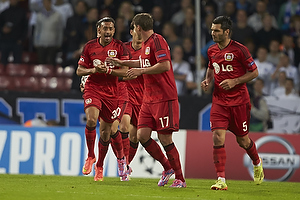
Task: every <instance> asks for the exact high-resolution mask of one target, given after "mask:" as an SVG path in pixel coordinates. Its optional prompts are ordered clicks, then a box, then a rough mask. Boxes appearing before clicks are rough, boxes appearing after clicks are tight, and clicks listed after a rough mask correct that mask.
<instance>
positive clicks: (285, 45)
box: [280, 34, 295, 65]
mask: <svg viewBox="0 0 300 200" xmlns="http://www.w3.org/2000/svg"><path fill="white" fill-rule="evenodd" d="M280 48H281V51H283V52H285V53H287V55H288V56H289V61H290V64H291V65H294V61H295V50H294V48H295V43H294V38H293V37H292V36H291V35H289V34H284V35H283V36H282V45H281V46H280Z"/></svg>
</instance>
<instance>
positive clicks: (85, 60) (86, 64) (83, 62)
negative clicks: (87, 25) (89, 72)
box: [78, 44, 91, 68]
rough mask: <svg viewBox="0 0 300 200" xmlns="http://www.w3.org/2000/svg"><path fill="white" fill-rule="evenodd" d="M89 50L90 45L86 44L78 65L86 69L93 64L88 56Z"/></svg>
mask: <svg viewBox="0 0 300 200" xmlns="http://www.w3.org/2000/svg"><path fill="white" fill-rule="evenodd" d="M88 49H89V48H88V45H87V44H86V45H85V46H84V48H83V50H82V53H81V56H80V58H79V61H78V65H82V66H84V67H86V68H88V67H89V66H90V64H91V60H90V57H89V54H88Z"/></svg>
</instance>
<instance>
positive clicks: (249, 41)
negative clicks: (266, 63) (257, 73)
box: [245, 38, 256, 58]
mask: <svg viewBox="0 0 300 200" xmlns="http://www.w3.org/2000/svg"><path fill="white" fill-rule="evenodd" d="M245 46H246V47H247V49H248V51H249V53H250V54H251V56H252V58H256V44H255V42H254V40H253V39H252V38H247V39H246V40H245Z"/></svg>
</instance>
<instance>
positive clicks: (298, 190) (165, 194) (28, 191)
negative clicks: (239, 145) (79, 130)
mask: <svg viewBox="0 0 300 200" xmlns="http://www.w3.org/2000/svg"><path fill="white" fill-rule="evenodd" d="M172 181H173V180H170V181H169V184H168V186H169V185H170V184H171V182H172ZM157 182H158V179H146V178H132V179H131V180H130V181H128V182H121V181H120V180H119V178H109V177H104V181H103V182H94V180H93V177H91V176H89V177H83V176H79V177H69V176H45V175H43V176H40V175H9V174H0V200H6V199H9V200H15V199H18V200H20V199H30V200H32V199H34V200H35V199H54V200H59V199H63V200H69V199H80V200H95V199H96V200H97V199H99V200H104V199H110V200H113V199H118V200H122V199H129V200H135V199H137V200H147V199H162V200H166V199H173V200H181V199H199V200H208V199H214V200H225V199H228V200H232V199H239V200H241V199H245V200H256V199H263V200H268V199H272V200H273V199H280V200H282V199H288V200H292V199H300V183H295V182H263V183H262V184H261V185H255V184H254V183H253V182H252V181H234V180H227V185H228V190H227V191H213V190H210V186H211V185H212V184H213V183H214V180H207V179H187V180H186V182H187V188H169V187H166V186H165V187H158V186H157Z"/></svg>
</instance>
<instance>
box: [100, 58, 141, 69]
mask: <svg viewBox="0 0 300 200" xmlns="http://www.w3.org/2000/svg"><path fill="white" fill-rule="evenodd" d="M105 62H108V63H110V64H112V65H114V66H119V67H122V66H128V67H132V68H140V67H141V66H140V60H120V59H118V58H112V57H107V58H106V60H105Z"/></svg>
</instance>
